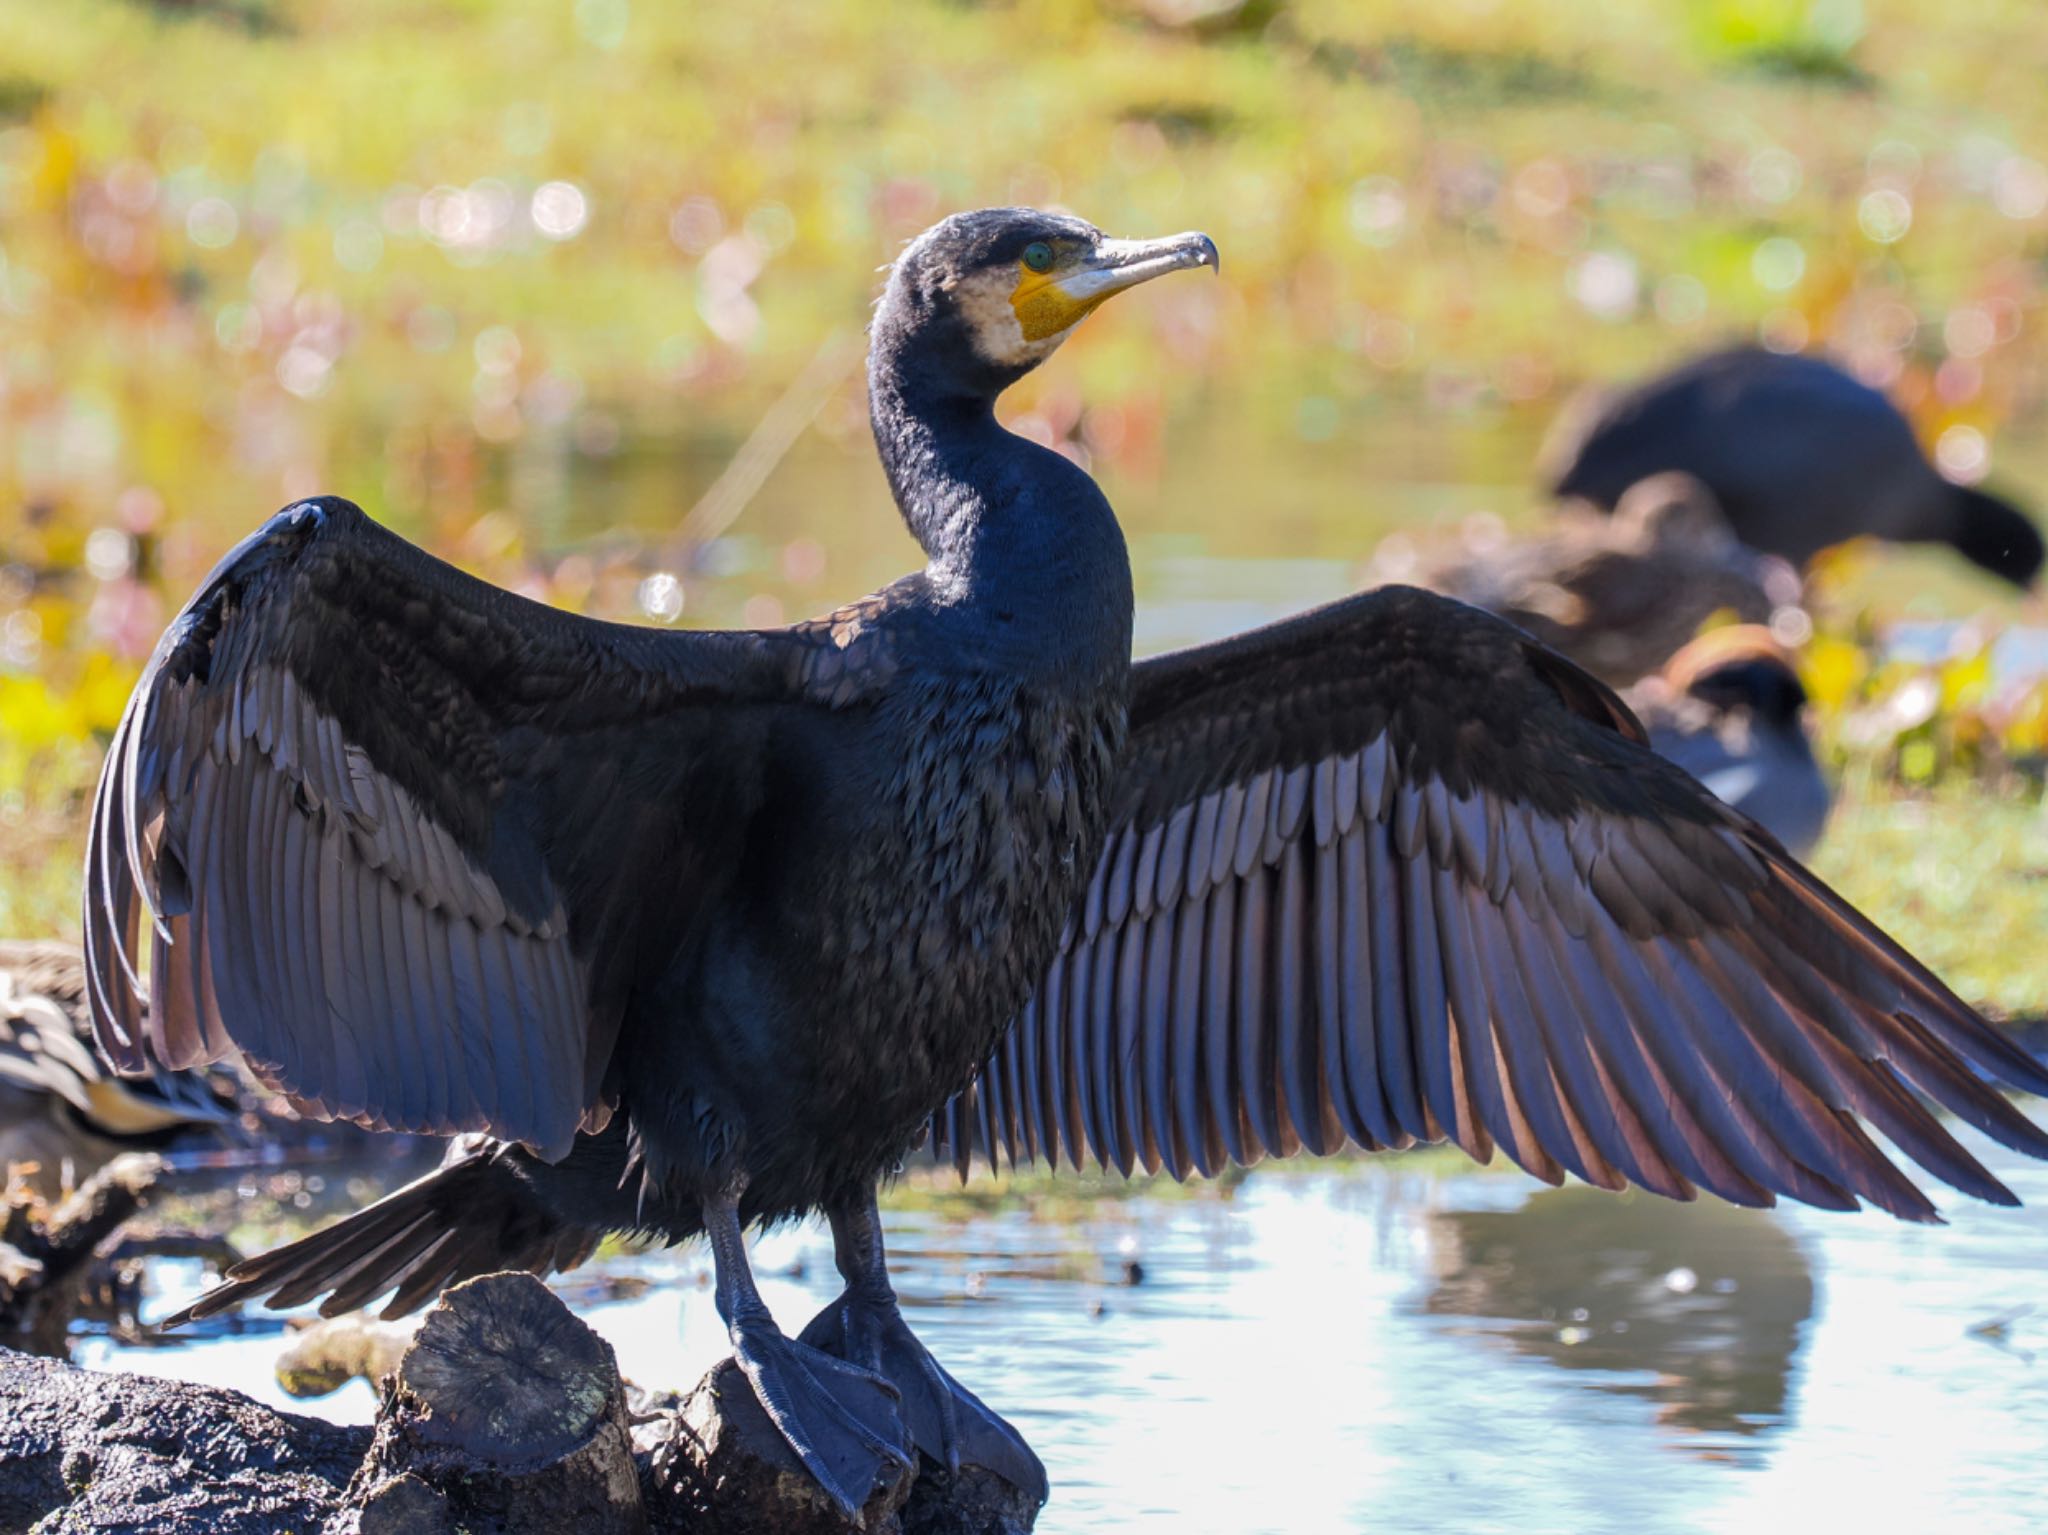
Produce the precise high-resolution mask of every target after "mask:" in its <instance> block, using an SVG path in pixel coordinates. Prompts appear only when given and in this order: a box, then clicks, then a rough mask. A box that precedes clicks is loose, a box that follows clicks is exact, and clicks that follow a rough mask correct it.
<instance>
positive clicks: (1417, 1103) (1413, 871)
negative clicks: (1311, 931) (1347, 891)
mask: <svg viewBox="0 0 2048 1535" xmlns="http://www.w3.org/2000/svg"><path fill="white" fill-rule="evenodd" d="M1404 802H1405V803H1408V804H1413V803H1414V796H1413V795H1412V794H1409V793H1408V792H1407V791H1406V790H1405V789H1404V790H1403V792H1402V793H1401V794H1400V796H1399V797H1398V798H1397V800H1396V815H1397V816H1398V814H1399V807H1400V805H1401V804H1402V803H1404ZM1395 835H1397V834H1396V832H1395V831H1394V829H1393V828H1391V827H1390V828H1389V829H1388V831H1387V833H1386V834H1385V836H1383V837H1375V838H1373V839H1372V841H1371V842H1370V843H1369V844H1368V845H1367V847H1366V852H1367V854H1368V856H1369V857H1370V859H1371V861H1372V866H1371V873H1372V891H1373V902H1374V906H1375V909H1379V908H1382V907H1389V906H1398V909H1399V911H1400V913H1401V950H1400V955H1399V958H1398V961H1397V962H1396V963H1395V964H1393V965H1381V964H1379V963H1378V962H1377V959H1378V955H1377V952H1376V953H1375V964H1374V966H1373V973H1374V977H1375V980H1376V981H1377V983H1378V986H1379V990H1377V991H1376V992H1375V993H1374V1003H1373V1014H1374V1016H1375V1017H1376V1018H1377V1019H1378V1021H1379V1031H1378V1032H1379V1046H1380V1083H1381V1085H1382V1086H1383V1087H1385V1089H1386V1092H1387V1106H1388V1107H1389V1108H1390V1109H1392V1110H1393V1112H1394V1118H1395V1120H1396V1121H1398V1122H1399V1124H1400V1126H1401V1128H1402V1129H1403V1130H1405V1131H1406V1132H1407V1133H1408V1134H1409V1135H1411V1136H1413V1137H1414V1138H1415V1139H1416V1140H1418V1141H1428V1140H1432V1139H1434V1137H1433V1136H1432V1135H1431V1134H1430V1131H1429V1121H1428V1119H1427V1117H1426V1116H1425V1115H1424V1113H1423V1109H1422V1097H1421V1094H1420V1092H1419V1090H1418V1084H1417V1081H1416V1071H1415V1061H1416V1058H1417V1057H1418V1056H1420V1055H1422V1054H1423V1053H1424V1052H1425V1051H1428V1050H1431V1049H1443V1050H1446V1051H1447V1050H1448V1049H1449V1046H1450V1039H1451V1035H1450V1032H1449V1028H1448V1024H1447V1021H1446V1010H1447V1006H1448V1003H1447V999H1446V998H1445V996H1444V962H1443V958H1442V956H1441V954H1440V953H1439V952H1438V950H1439V945H1438V938H1437V923H1436V916H1435V914H1434V912H1433V910H1432V906H1433V901H1432V897H1431V893H1430V889H1429V870H1428V868H1427V867H1426V866H1425V864H1424V863H1423V861H1422V860H1421V859H1419V858H1414V857H1397V855H1398V853H1399V848H1398V846H1397V845H1396V844H1394V843H1393V842H1392V840H1391V839H1392V838H1393V837H1394V836H1395ZM1397 889H1398V891H1399V894H1398V896H1397V897H1396V898H1395V900H1393V901H1388V900H1386V899H1385V896H1386V894H1387V893H1388V892H1389V891H1393V890H1397ZM1379 936H1380V935H1379V934H1378V933H1375V935H1374V938H1375V945H1374V946H1375V950H1376V951H1377V949H1378V938H1379ZM1389 947H1391V945H1390V946H1389ZM1397 984H1398V989H1399V993H1400V995H1399V996H1397V995H1396V986H1397ZM1400 1001H1405V1004H1406V1006H1405V1008H1404V1009H1403V1011H1404V1013H1405V1016H1402V1017H1390V1016H1389V1014H1390V1011H1391V1009H1392V1007H1393V1006H1394V1004H1396V1003H1397V1002H1400ZM1459 1124H1460V1128H1463V1125H1464V1122H1463V1121H1460V1122H1459ZM1444 1130H1445V1131H1446V1132H1447V1133H1452V1127H1451V1125H1450V1124H1448V1123H1446V1124H1444ZM1468 1133H1469V1132H1468ZM1460 1144H1464V1143H1463V1142H1460ZM1465 1149H1466V1150H1468V1151H1471V1150H1472V1147H1471V1146H1469V1145H1467V1146H1466V1148H1465ZM1473 1154H1474V1155H1475V1156H1476V1155H1477V1153H1476V1152H1474V1153H1473Z"/></svg>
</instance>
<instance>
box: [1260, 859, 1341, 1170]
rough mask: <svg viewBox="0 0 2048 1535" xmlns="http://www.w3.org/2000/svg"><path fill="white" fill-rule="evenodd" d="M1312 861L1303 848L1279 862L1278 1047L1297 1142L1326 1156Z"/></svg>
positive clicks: (1285, 1103)
mask: <svg viewBox="0 0 2048 1535" xmlns="http://www.w3.org/2000/svg"><path fill="white" fill-rule="evenodd" d="M1307 862H1308V859H1307V855H1306V854H1305V853H1304V852H1303V851H1302V846H1301V844H1300V843H1299V842H1292V843H1289V844H1288V846H1287V851H1286V852H1285V853H1283V854H1282V855H1281V857H1280V869H1279V880H1280V890H1279V896H1280V901H1279V906H1278V909H1277V910H1276V911H1275V912H1274V914H1273V971H1274V984H1273V1003H1274V1007H1273V1011H1274V1014H1275V1022H1276V1024H1277V1026H1278V1027H1277V1033H1278V1044H1279V1062H1278V1065H1279V1077H1280V1101H1281V1107H1282V1110H1283V1112H1284V1114H1285V1117H1286V1119H1287V1121H1288V1122H1289V1123H1291V1124H1292V1125H1293V1127H1294V1138H1295V1139H1296V1140H1297V1141H1299V1142H1300V1143H1301V1145H1302V1146H1304V1147H1306V1148H1307V1149H1308V1150H1309V1151H1310V1152H1312V1153H1314V1154H1315V1155H1317V1156H1321V1155H1322V1154H1323V1153H1324V1151H1325V1150H1326V1149H1330V1150H1334V1149H1335V1148H1334V1147H1330V1148H1326V1147H1325V1145H1324V1142H1323V1111H1322V1104H1321V1102H1320V1099H1319V1095H1318V1093H1317V1091H1316V1055H1317V1048H1318V1047H1317V1043H1316V1013H1315V1009H1316V996H1315V991H1314V984H1315V983H1314V981H1313V980H1312V978H1311V977H1310V975H1309V973H1308V966H1309V952H1308V950H1309V931H1308V925H1309V912H1308V905H1309V901H1308V869H1307Z"/></svg>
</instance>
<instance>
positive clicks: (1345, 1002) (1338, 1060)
mask: <svg viewBox="0 0 2048 1535" xmlns="http://www.w3.org/2000/svg"><path fill="white" fill-rule="evenodd" d="M1385 835H1386V833H1385V832H1384V831H1383V830H1382V829H1381V827H1380V825H1379V823H1378V821H1377V820H1374V819H1371V818H1370V817H1368V818H1366V819H1363V820H1361V821H1360V822H1359V823H1358V824H1356V825H1354V826H1353V827H1352V828H1351V830H1350V831H1349V832H1347V833H1346V834H1345V835H1344V837H1343V838H1342V839H1341V840H1340V841H1339V842H1338V844H1337V848H1336V853H1335V856H1334V858H1333V859H1332V860H1331V861H1332V862H1333V863H1334V864H1335V865H1336V870H1335V872H1336V876H1337V877H1336V879H1335V880H1334V881H1333V883H1334V885H1335V888H1334V889H1333V890H1331V891H1330V892H1329V896H1330V898H1331V899H1330V906H1331V907H1332V911H1331V913H1330V919H1329V922H1328V924H1327V925H1326V928H1325V930H1326V931H1327V932H1329V934H1330V937H1331V940H1332V941H1333V942H1334V944H1335V945H1336V946H1337V947H1338V948H1339V951H1340V959H1339V961H1338V965H1339V969H1338V987H1337V1005H1336V1007H1335V1008H1333V1009H1332V1011H1331V1013H1330V1015H1329V1017H1328V1019H1327V1021H1326V1024H1325V1028H1324V1032H1323V1047H1324V1066H1323V1072H1324V1075H1325V1076H1327V1077H1328V1078H1329V1079H1330V1081H1331V1083H1332V1084H1333V1085H1334V1084H1341V1087H1337V1088H1336V1089H1335V1091H1336V1095H1337V1096H1339V1097H1340V1098H1341V1099H1342V1100H1343V1102H1344V1103H1345V1104H1346V1106H1347V1107H1348V1109H1349V1111H1350V1113H1349V1118H1350V1120H1351V1123H1350V1124H1348V1125H1347V1127H1346V1128H1347V1129H1348V1130H1349V1133H1350V1135H1351V1138H1352V1139H1353V1140H1355V1141H1357V1142H1358V1143H1359V1145H1361V1146H1365V1147H1369V1148H1377V1147H1382V1146H1398V1145H1401V1144H1402V1143H1403V1142H1404V1141H1406V1139H1407V1137H1406V1136H1405V1135H1404V1134H1403V1133H1402V1132H1401V1131H1400V1130H1399V1129H1397V1128H1396V1127H1395V1124H1394V1121H1393V1118H1392V1116H1391V1115H1390V1114H1389V1113H1388V1112H1387V1103H1386V1095H1385V1093H1384V1092H1382V1091H1381V1088H1380V1047H1379V1041H1378V1040H1377V1038H1376V1037H1375V1029H1376V1026H1375V1021H1374V1014H1373V982H1374V976H1373V952H1372V951H1373V934H1372V924H1373V919H1374V915H1375V914H1374V912H1373V910H1372V904H1371V900H1370V898H1369V897H1368V895H1367V893H1366V844H1367V843H1368V842H1374V841H1379V840H1381V839H1382V838H1384V837H1385ZM1318 894H1319V896H1320V895H1321V892H1320V891H1319V892H1318Z"/></svg>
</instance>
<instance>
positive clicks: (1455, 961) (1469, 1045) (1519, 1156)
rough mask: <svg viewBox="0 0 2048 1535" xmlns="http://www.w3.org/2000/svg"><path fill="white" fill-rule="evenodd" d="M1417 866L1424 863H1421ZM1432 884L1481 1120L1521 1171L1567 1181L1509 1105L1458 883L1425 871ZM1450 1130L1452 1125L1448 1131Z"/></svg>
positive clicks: (1447, 985)
mask: <svg viewBox="0 0 2048 1535" xmlns="http://www.w3.org/2000/svg"><path fill="white" fill-rule="evenodd" d="M1417 862H1418V865H1419V864H1420V860H1418V861H1417ZM1423 872H1424V873H1425V875H1426V876H1427V877H1428V879H1429V889H1428V892H1427V896H1426V898H1427V899H1430V900H1431V901H1432V902H1433V904H1434V907H1435V911H1436V932H1437V942H1438V945H1439V948H1440V950H1441V953H1442V963H1443V975H1444V989H1445V991H1446V992H1447V994H1448V1000H1449V1002H1450V1008H1451V1012H1452V1014H1453V1015H1454V1016H1455V1017H1456V1018H1457V1020H1458V1038H1459V1041H1460V1044H1461V1046H1462V1055H1463V1060H1464V1066H1465V1081H1466V1084H1467V1086H1468V1088H1469V1089H1470V1091H1471V1093H1472V1095H1473V1100H1474V1107H1475V1109H1476V1111H1477V1114H1478V1117H1479V1119H1480V1121H1481V1122H1482V1123H1484V1124H1485V1126H1486V1127H1487V1129H1489V1130H1490V1131H1492V1132H1493V1137H1494V1140H1495V1141H1496V1142H1497V1143H1498V1144H1499V1145H1500V1146H1501V1148H1502V1149H1503V1150H1505V1151H1506V1152H1507V1154H1508V1155H1509V1156H1510V1157H1512V1158H1513V1159H1514V1160H1515V1162H1516V1163H1517V1164H1518V1165H1520V1167H1521V1168H1522V1169H1523V1171H1525V1172H1527V1173H1529V1174H1531V1175H1532V1176H1534V1177H1537V1178H1541V1179H1542V1180H1543V1181H1544V1182H1546V1183H1559V1182H1562V1181H1563V1178H1564V1174H1563V1172H1562V1171H1561V1170H1560V1169H1559V1168H1558V1166H1557V1164H1556V1163H1555V1162H1554V1161H1553V1160H1552V1159H1551V1158H1550V1156H1549V1155H1548V1153H1546V1152H1545V1151H1544V1149H1543V1148H1542V1147H1541V1146H1540V1145H1538V1144H1537V1142H1536V1137H1535V1134H1534V1132H1533V1130H1532V1129H1531V1127H1530V1125H1529V1123H1528V1121H1527V1119H1525V1118H1524V1116H1523V1114H1522V1110H1521V1107H1520V1106H1519V1105H1518V1104H1514V1103H1511V1102H1509V1100H1508V1092H1507V1087H1506V1081H1505V1078H1504V1076H1503V1074H1502V1072H1501V1070H1500V1065H1501V1062H1500V1052H1499V1047H1498V1046H1497V1044H1496V1043H1495V1040H1494V1030H1495V1027H1496V1024H1495V1020H1494V1018H1493V1010H1492V1007H1491V1005H1490V1004H1489V1001H1488V998H1487V991H1486V981H1485V978H1484V977H1483V976H1482V974H1481V971H1480V963H1481V959H1480V952H1479V945H1478V942H1477V940H1476V938H1475V937H1474V935H1473V933H1472V930H1471V926H1470V923H1469V922H1468V920H1467V916H1466V912H1465V908H1464V903H1463V902H1462V900H1460V898H1459V891H1458V888H1457V880H1456V877H1455V876H1454V875H1452V874H1451V873H1450V872H1449V871H1448V870H1444V869H1424V870H1423ZM1446 1128H1447V1129H1448V1126H1447V1127H1446Z"/></svg>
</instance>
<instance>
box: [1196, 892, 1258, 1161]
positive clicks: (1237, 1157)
mask: <svg viewBox="0 0 2048 1535" xmlns="http://www.w3.org/2000/svg"><path fill="white" fill-rule="evenodd" d="M1260 877H1261V876H1259V875H1256V874H1255V875H1254V876H1253V878H1255V879H1256V878H1260ZM1241 888H1242V886H1240V885H1237V884H1229V885H1219V886H1217V887H1216V889H1214V890H1212V891H1211V892H1210V893H1209V899H1208V902H1207V903H1206V904H1207V906H1208V911H1209V926H1208V932H1207V934H1206V935H1205V939H1204V964H1205V967H1206V973H1205V975H1204V977H1203V981H1202V1071H1203V1076H1204V1080H1205V1082H1206V1085H1207V1088H1208V1104H1207V1107H1208V1114H1207V1119H1208V1123H1209V1126H1210V1129H1211V1131H1212V1133H1213V1134H1214V1135H1215V1136H1216V1137H1217V1138H1219V1139H1220V1140H1221V1141H1222V1144H1223V1151H1224V1154H1225V1155H1226V1156H1227V1157H1229V1159H1230V1160H1231V1161H1232V1162H1235V1163H1237V1164H1238V1165H1239V1166H1240V1167H1249V1166H1250V1165H1251V1164H1252V1162H1253V1161H1254V1160H1256V1158H1257V1157H1258V1154H1259V1153H1258V1148H1257V1147H1256V1146H1254V1145H1252V1144H1250V1143H1249V1142H1248V1141H1247V1140H1246V1138H1245V1136H1244V1133H1243V1122H1244V1113H1243V1110H1242V1108H1241V1107H1240V1105H1239V1102H1238V1078H1237V1075H1236V1068H1237V1042H1236V1039H1235V1038H1234V1036H1233V1032H1232V1017H1231V1003H1232V1001H1233V998H1234V993H1235V990H1236V961H1237V893H1238V891H1239V890H1240V889H1241Z"/></svg>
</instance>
